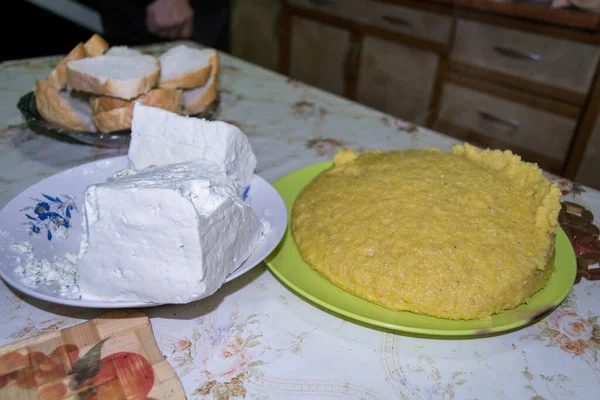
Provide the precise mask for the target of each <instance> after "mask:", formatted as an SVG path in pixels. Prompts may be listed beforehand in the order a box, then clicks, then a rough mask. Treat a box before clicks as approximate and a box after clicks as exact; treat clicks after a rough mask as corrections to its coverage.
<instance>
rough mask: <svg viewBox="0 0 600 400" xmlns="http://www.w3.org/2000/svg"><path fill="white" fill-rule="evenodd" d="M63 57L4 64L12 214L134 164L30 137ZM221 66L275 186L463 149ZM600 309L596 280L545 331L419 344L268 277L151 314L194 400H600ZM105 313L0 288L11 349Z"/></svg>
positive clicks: (3, 328)
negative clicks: (416, 152)
mask: <svg viewBox="0 0 600 400" xmlns="http://www.w3.org/2000/svg"><path fill="white" fill-rule="evenodd" d="M164 46H165V45H164V44H159V45H154V46H150V47H148V50H151V51H157V52H160V51H163V50H164ZM60 58H61V57H49V58H37V59H29V60H18V61H11V62H7V63H4V64H1V65H0V90H1V92H2V95H1V96H0V124H2V126H1V127H0V207H3V206H4V205H5V204H6V203H8V202H9V201H10V200H11V199H12V198H13V197H14V196H15V195H17V194H18V193H19V192H21V191H22V190H24V189H26V188H27V187H29V186H31V185H32V184H34V183H36V182H37V181H39V180H41V179H43V178H45V177H48V176H50V175H53V174H55V173H57V172H59V171H62V170H65V169H67V168H71V167H74V166H77V165H79V164H82V163H85V162H89V161H92V160H98V159H102V158H105V157H113V156H117V155H123V154H126V152H127V149H126V148H120V149H109V148H99V147H92V146H87V145H83V144H77V143H70V142H66V141H60V140H57V139H54V138H49V137H46V136H42V135H39V134H36V133H34V132H32V131H31V130H29V129H27V128H26V127H25V126H24V125H23V120H22V118H21V115H20V113H19V111H18V110H17V108H16V104H17V101H18V99H19V97H20V96H22V95H23V94H24V93H26V92H28V91H30V90H31V89H32V87H33V84H34V82H35V79H36V78H43V77H45V76H46V74H47V73H48V72H49V71H50V70H51V69H52V67H53V66H54V65H55V64H56V63H57V62H58V61H59V60H60ZM221 63H222V68H221V89H222V91H221V103H222V105H221V110H220V114H219V116H218V118H219V119H221V120H225V121H228V122H230V123H233V124H235V125H237V126H239V127H240V128H241V129H242V130H243V132H244V133H245V134H246V135H247V136H248V137H249V139H250V142H251V144H252V146H253V148H254V151H255V152H256V156H257V158H258V166H257V170H256V173H257V174H258V175H260V176H262V177H263V178H265V179H267V180H268V181H270V182H274V181H276V180H277V179H278V178H280V177H282V176H284V175H286V174H288V173H290V172H292V171H294V170H297V169H299V168H302V167H304V166H307V165H311V164H314V163H317V162H321V161H326V160H330V159H331V157H332V155H333V154H334V152H335V151H336V150H337V149H338V148H340V147H341V146H347V147H351V148H353V149H355V150H358V151H363V150H366V149H374V148H381V149H410V148H420V147H424V146H435V147H439V148H441V149H443V150H450V148H451V146H452V145H453V144H456V143H459V142H458V141H457V140H455V139H453V138H450V137H447V136H444V135H441V134H439V133H436V132H432V131H430V130H427V129H423V128H420V127H413V126H411V125H410V124H408V123H406V122H404V121H402V120H398V119H396V118H393V117H391V116H389V115H386V114H383V113H381V112H379V111H376V110H373V109H370V108H367V107H364V106H362V105H359V104H355V103H352V102H349V101H347V100H345V99H343V98H340V97H337V96H334V95H331V94H328V93H325V92H323V91H320V90H318V89H315V88H312V87H309V86H307V85H305V84H302V83H300V82H297V81H294V80H291V79H289V78H287V77H285V76H281V75H278V74H275V73H273V72H271V71H268V70H265V69H262V68H260V67H257V66H254V65H251V64H249V63H246V62H244V61H242V60H239V59H237V58H234V57H232V56H230V55H228V54H222V55H221ZM550 178H551V179H554V180H557V181H558V183H559V185H560V186H561V187H562V188H563V193H564V196H563V200H569V201H572V202H576V203H578V204H581V205H583V206H585V207H587V208H588V209H589V210H591V211H592V212H593V213H594V214H595V215H600V192H598V191H596V190H593V189H591V188H587V187H584V186H580V185H577V184H574V183H572V182H570V181H567V180H565V179H560V178H559V177H554V176H550ZM595 224H596V225H597V224H598V220H597V219H596V221H595ZM34 245H35V244H34ZM599 304H600V281H587V280H585V279H584V280H582V281H581V282H580V283H578V284H576V285H574V286H573V289H572V290H571V292H570V294H569V295H568V297H567V299H566V300H565V301H564V302H563V304H562V305H561V306H560V307H559V308H558V309H557V310H555V311H554V312H553V313H551V314H550V315H549V316H548V317H546V318H545V319H543V320H542V321H540V322H538V323H537V324H535V325H530V326H528V327H525V328H523V329H520V330H517V331H514V332H511V333H507V334H503V335H498V336H494V337H485V338H477V339H461V340H449V339H436V338H426V337H415V336H410V335H404V334H400V333H396V332H391V331H386V330H382V329H377V328H374V327H369V326H365V325H361V324H356V323H354V322H352V321H351V320H348V319H342V318H340V317H339V316H336V315H334V314H332V313H329V312H327V311H325V310H322V309H320V308H317V307H315V306H314V305H312V304H311V303H309V302H307V301H305V300H303V299H302V298H301V297H299V296H297V295H296V294H294V292H292V291H290V290H289V289H288V288H286V287H285V286H284V285H283V284H282V283H280V282H279V281H278V280H277V279H276V278H275V277H274V276H273V275H272V274H271V272H270V271H268V270H267V269H266V267H265V266H264V265H262V264H261V265H259V266H258V267H256V268H254V269H253V270H251V271H250V272H249V273H247V274H245V275H243V276H242V277H240V278H238V279H235V280H234V281H232V282H230V283H228V284H225V285H224V286H223V287H222V288H221V289H220V290H219V291H217V293H216V294H214V295H213V296H211V297H209V298H206V299H203V300H200V301H197V302H195V303H192V304H189V305H179V306H161V307H157V308H150V309H145V310H144V311H145V312H146V313H147V314H148V315H149V316H150V317H151V321H152V326H153V329H154V332H155V335H156V339H157V342H158V345H159V347H160V348H161V350H162V352H163V354H164V355H165V356H166V358H167V359H168V361H169V362H170V363H171V365H172V366H173V367H174V368H175V370H176V372H177V374H178V375H179V377H180V378H181V380H182V383H183V385H184V388H185V391H186V393H187V395H188V396H189V397H190V398H203V397H205V396H206V397H208V398H213V397H214V398H218V399H229V398H236V397H238V396H245V397H246V398H261V399H263V398H282V399H296V398H310V399H332V398H340V399H342V398H343V399H398V398H404V399H454V398H456V399H489V398H498V399H505V398H511V399H514V400H516V399H566V398H573V399H575V398H577V399H597V398H598V391H599V389H600V360H599V357H600V323H599V322H597V319H598V315H599V310H600V307H599ZM102 312H103V310H88V309H82V308H70V307H66V306H61V305H55V304H50V303H45V302H42V301H38V300H36V299H33V298H29V297H27V296H24V295H22V294H20V293H18V292H16V291H14V290H12V289H10V288H9V287H7V286H6V285H5V284H4V283H0V345H3V344H6V343H8V342H11V341H14V340H17V339H21V338H26V337H32V336H35V335H39V334H43V333H45V332H50V331H54V330H58V329H61V328H65V327H68V326H71V325H74V324H77V323H80V322H83V321H85V320H87V319H90V318H94V317H96V316H97V315H99V314H100V313H102Z"/></svg>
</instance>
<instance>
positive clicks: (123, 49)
mask: <svg viewBox="0 0 600 400" xmlns="http://www.w3.org/2000/svg"><path fill="white" fill-rule="evenodd" d="M104 54H106V55H107V56H123V57H131V56H141V55H143V53H142V52H141V51H139V50H136V49H132V48H131V47H128V46H112V47H111V48H109V49H108V51H107V52H106V53H104Z"/></svg>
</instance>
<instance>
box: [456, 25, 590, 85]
mask: <svg viewBox="0 0 600 400" xmlns="http://www.w3.org/2000/svg"><path fill="white" fill-rule="evenodd" d="M599 57H600V48H598V47H596V46H593V45H588V44H584V43H579V42H573V41H569V40H563V39H558V38H554V37H548V36H542V35H538V34H535V33H529V32H524V31H519V30H515V29H510V28H505V27H500V26H496V25H488V24H483V23H479V22H475V21H469V20H464V19H459V20H458V21H457V24H456V37H455V40H454V44H453V49H452V52H451V55H450V58H451V59H452V60H456V61H460V62H463V63H467V64H471V65H474V66H478V67H483V68H488V69H491V70H495V71H497V72H502V73H506V74H510V75H514V76H518V77H521V78H525V79H529V80H531V81H535V82H538V83H544V84H548V85H550V86H555V87H560V88H563V89H570V90H573V91H576V92H579V93H586V92H587V90H588V88H589V87H590V83H591V81H592V78H593V76H594V72H595V68H596V64H597V62H598V59H599Z"/></svg>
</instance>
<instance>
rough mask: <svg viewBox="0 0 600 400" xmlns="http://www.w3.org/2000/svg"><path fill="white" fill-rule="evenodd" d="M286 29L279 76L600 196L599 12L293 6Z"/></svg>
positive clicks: (498, 5)
mask: <svg viewBox="0 0 600 400" xmlns="http://www.w3.org/2000/svg"><path fill="white" fill-rule="evenodd" d="M281 27H282V29H281V41H280V58H279V71H280V72H282V73H284V74H289V75H291V76H292V77H295V78H296V79H299V80H302V81H305V82H307V83H309V84H312V85H315V86H317V87H320V88H322V89H325V90H328V91H331V92H333V93H336V94H340V95H343V96H345V97H347V98H349V99H352V100H356V101H358V102H360V103H363V104H365V105H368V106H371V107H374V108H376V109H379V110H381V111H384V112H386V113H389V114H392V115H394V116H396V117H399V118H402V119H405V120H407V121H410V122H414V123H416V124H418V125H422V126H426V127H429V128H432V129H435V130H437V131H439V132H441V133H444V134H448V135H451V136H454V137H457V138H460V139H462V140H466V141H471V142H473V143H475V144H477V145H479V146H481V147H491V148H499V149H511V150H513V151H515V152H517V153H518V154H520V155H521V156H522V157H523V159H525V160H527V161H531V162H536V163H538V164H539V165H540V166H541V167H542V168H545V169H546V170H548V171H549V172H553V173H556V174H561V175H564V176H566V177H567V178H571V179H573V178H577V179H578V180H580V181H581V182H582V183H586V184H589V185H596V186H595V187H597V188H599V189H600V178H599V177H598V176H599V175H600V173H599V172H597V171H596V168H594V167H593V163H594V160H595V159H596V158H597V155H598V152H600V138H599V136H600V133H599V132H598V131H600V127H599V125H600V122H594V121H595V120H596V116H597V115H598V112H599V111H600V15H593V14H584V13H578V12H574V11H565V10H557V9H554V8H550V7H540V6H532V5H526V4H522V3H520V4H515V3H507V2H498V1H492V0H473V1H468V2H456V1H453V0H428V1H419V0H284V7H283V12H282V19H281ZM595 88H597V89H595ZM596 92H597V95H596V94H594V93H596ZM592 130H593V132H592ZM590 137H591V141H590V140H589V139H590ZM588 141H589V148H587V147H588Z"/></svg>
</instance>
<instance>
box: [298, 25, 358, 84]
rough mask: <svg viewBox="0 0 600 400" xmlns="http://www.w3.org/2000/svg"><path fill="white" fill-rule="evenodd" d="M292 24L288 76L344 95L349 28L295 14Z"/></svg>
mask: <svg viewBox="0 0 600 400" xmlns="http://www.w3.org/2000/svg"><path fill="white" fill-rule="evenodd" d="M291 25H292V29H291V46H290V70H289V76H291V77H292V78H294V79H297V80H299V81H302V82H305V83H308V84H310V85H314V86H316V87H319V88H322V89H324V90H327V91H329V92H332V93H335V94H338V95H343V94H344V78H345V65H346V63H347V54H348V51H349V50H348V49H349V46H350V34H349V33H348V31H346V30H344V29H340V28H336V27H333V26H330V25H326V24H320V23H317V22H314V21H311V20H308V19H305V18H296V17H294V18H292V24H291Z"/></svg>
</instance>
